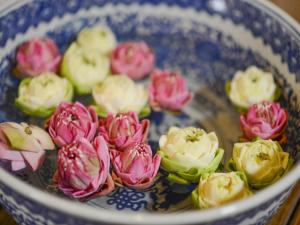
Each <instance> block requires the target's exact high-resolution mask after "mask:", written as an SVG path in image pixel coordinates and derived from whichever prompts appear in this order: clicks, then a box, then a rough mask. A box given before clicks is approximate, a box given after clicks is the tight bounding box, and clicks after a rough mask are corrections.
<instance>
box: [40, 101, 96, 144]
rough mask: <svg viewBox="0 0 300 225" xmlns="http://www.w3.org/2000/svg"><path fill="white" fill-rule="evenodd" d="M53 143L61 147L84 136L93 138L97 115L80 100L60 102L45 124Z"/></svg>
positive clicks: (89, 138)
mask: <svg viewBox="0 0 300 225" xmlns="http://www.w3.org/2000/svg"><path fill="white" fill-rule="evenodd" d="M46 127H47V128H48V131H49V134H50V136H51V137H52V140H53V141H54V143H55V144H56V145H57V146H59V147H62V146H64V145H67V144H70V143H71V142H73V141H75V140H78V139H79V138H81V137H85V138H86V139H88V140H89V141H91V140H93V138H94V137H95V134H96V132H97V127H98V117H97V114H96V112H95V111H94V110H93V109H92V108H91V107H90V108H86V107H85V106H84V105H82V104H81V103H80V102H75V103H70V102H62V103H60V104H59V106H58V107H57V109H56V111H55V112H54V114H53V115H52V116H51V117H50V120H49V121H48V123H47V124H46Z"/></svg>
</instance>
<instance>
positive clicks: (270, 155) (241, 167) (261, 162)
mask: <svg viewBox="0 0 300 225" xmlns="http://www.w3.org/2000/svg"><path fill="white" fill-rule="evenodd" d="M291 164H292V160H291V159H290V157H289V153H287V152H284V151H283V150H282V148H281V146H280V145H279V144H278V143H277V142H275V141H272V140H262V139H259V140H256V141H254V142H244V143H236V144H235V145H234V147H233V157H232V159H231V160H230V161H229V164H228V166H229V168H230V169H231V170H238V171H242V172H244V173H245V174H246V176H247V179H248V183H249V185H250V186H251V187H253V188H262V187H265V186H267V185H269V184H272V183H274V182H275V181H277V180H278V179H279V178H280V177H281V176H282V175H283V174H284V173H285V172H286V171H287V170H288V169H289V168H290V165H291Z"/></svg>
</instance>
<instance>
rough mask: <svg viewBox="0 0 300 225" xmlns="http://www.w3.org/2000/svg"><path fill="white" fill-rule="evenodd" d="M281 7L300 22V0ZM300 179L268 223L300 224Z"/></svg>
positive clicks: (5, 218) (0, 214)
mask: <svg viewBox="0 0 300 225" xmlns="http://www.w3.org/2000/svg"><path fill="white" fill-rule="evenodd" d="M272 2H274V3H275V4H277V5H278V6H279V7H281V8H282V9H284V10H285V11H286V12H288V13H289V14H290V15H291V16H292V17H294V18H295V19H296V20H298V21H299V22H300V0H272ZM299 197H300V181H299V182H298V183H297V184H296V185H295V187H294V188H293V191H292V194H291V195H290V196H289V198H288V200H287V201H286V203H285V204H284V205H283V206H282V207H281V208H280V209H279V211H278V212H277V214H276V215H275V216H274V217H273V218H272V219H271V220H270V221H269V223H268V225H286V224H288V225H300V201H299ZM0 222H1V224H5V225H17V223H16V222H15V221H14V220H13V219H12V218H11V217H10V216H9V215H8V214H7V213H6V212H5V211H4V210H3V209H1V208H0Z"/></svg>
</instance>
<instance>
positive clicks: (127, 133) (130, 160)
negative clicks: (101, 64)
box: [99, 112, 161, 189]
mask: <svg viewBox="0 0 300 225" xmlns="http://www.w3.org/2000/svg"><path fill="white" fill-rule="evenodd" d="M149 125H150V122H149V120H146V119H145V120H142V121H141V122H139V120H138V116H137V114H136V113H134V112H129V113H121V114H117V115H109V116H108V117H107V118H106V119H102V120H100V127H99V133H100V134H101V135H102V136H103V137H104V138H105V139H106V141H107V143H108V144H109V146H110V153H111V162H112V166H113V170H114V175H115V176H114V179H115V181H116V183H118V184H120V185H125V186H127V187H130V188H134V189H145V188H147V187H149V186H151V185H152V184H153V182H154V180H155V179H154V178H155V177H156V175H157V172H158V168H159V165H160V161H161V157H160V156H159V155H154V156H153V154H152V150H151V147H150V146H149V145H148V144H147V143H146V142H147V135H148V129H149Z"/></svg>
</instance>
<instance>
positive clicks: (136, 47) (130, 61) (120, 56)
mask: <svg viewBox="0 0 300 225" xmlns="http://www.w3.org/2000/svg"><path fill="white" fill-rule="evenodd" d="M154 62H155V56H154V54H153V52H152V51H151V49H150V48H149V47H148V45H147V44H146V43H145V42H125V43H122V44H120V45H118V46H117V48H116V49H115V50H114V51H113V53H112V55H111V69H112V72H113V73H115V74H126V75H128V76H129V77H130V78H132V79H134V80H138V79H141V78H143V77H145V76H146V75H148V74H149V73H150V72H151V70H152V69H153V66H154Z"/></svg>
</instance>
